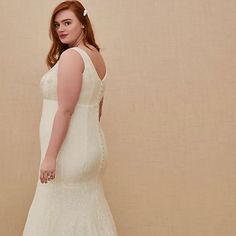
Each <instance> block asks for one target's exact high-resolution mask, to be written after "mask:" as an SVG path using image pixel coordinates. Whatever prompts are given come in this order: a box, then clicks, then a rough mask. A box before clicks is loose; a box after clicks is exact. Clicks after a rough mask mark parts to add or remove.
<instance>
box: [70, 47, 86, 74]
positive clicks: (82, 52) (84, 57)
mask: <svg viewBox="0 0 236 236" xmlns="http://www.w3.org/2000/svg"><path fill="white" fill-rule="evenodd" d="M71 49H74V50H75V51H77V52H78V53H79V54H80V55H81V57H82V58H83V61H84V70H87V69H89V68H88V67H89V65H90V61H89V60H88V57H87V54H86V52H85V51H84V50H83V49H81V48H79V47H71Z"/></svg>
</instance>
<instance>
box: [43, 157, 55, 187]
mask: <svg viewBox="0 0 236 236" xmlns="http://www.w3.org/2000/svg"><path fill="white" fill-rule="evenodd" d="M55 172H56V159H55V158H50V157H45V158H44V160H43V161H42V163H41V166H40V181H41V183H42V184H43V183H47V181H50V180H52V179H54V178H55Z"/></svg>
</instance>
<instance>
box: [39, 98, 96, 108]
mask: <svg viewBox="0 0 236 236" xmlns="http://www.w3.org/2000/svg"><path fill="white" fill-rule="evenodd" d="M43 101H44V102H49V103H55V104H57V105H58V100H56V99H50V98H43ZM77 106H79V107H88V108H90V107H91V108H92V107H97V106H99V103H98V102H97V103H92V104H84V103H79V102H77V104H76V107H77Z"/></svg>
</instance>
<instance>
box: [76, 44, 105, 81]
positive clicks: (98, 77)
mask: <svg viewBox="0 0 236 236" xmlns="http://www.w3.org/2000/svg"><path fill="white" fill-rule="evenodd" d="M74 48H78V49H80V50H82V51H83V52H84V54H85V55H86V56H87V58H88V60H89V62H90V64H91V65H92V68H93V70H94V72H95V74H96V77H97V79H98V80H99V81H100V82H101V83H103V82H104V81H105V80H106V78H107V70H106V74H105V76H104V77H103V78H102V79H101V78H100V76H99V75H98V72H97V70H96V68H95V66H94V64H93V62H92V59H91V58H90V56H89V55H88V53H87V52H86V51H85V50H84V49H82V48H81V47H78V46H76V47H74Z"/></svg>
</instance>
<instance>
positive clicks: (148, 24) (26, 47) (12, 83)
mask: <svg viewBox="0 0 236 236" xmlns="http://www.w3.org/2000/svg"><path fill="white" fill-rule="evenodd" d="M59 2H61V1H55V0H53V1H47V0H43V1H30V0H26V1H20V0H14V1H10V2H9V1H7V0H2V1H0V9H1V14H0V17H1V21H0V22H1V23H0V24H1V34H0V44H1V45H0V46H1V57H0V65H1V86H0V96H1V97H0V107H1V112H0V114H1V117H0V118H1V123H0V133H1V139H0V145H1V146H0V150H1V159H0V161H1V163H0V164H1V172H0V179H1V188H0V189H1V195H0V200H1V206H0V224H1V225H0V235H3V236H21V234H22V230H23V226H24V223H25V220H26V216H27V212H28V209H29V206H30V204H31V201H32V197H33V194H34V190H35V186H36V181H37V170H38V165H39V158H40V156H39V155H40V149H39V133H38V128H39V121H40V115H41V105H42V100H41V99H42V98H41V94H40V88H39V81H40V78H41V76H42V75H43V73H45V72H46V70H47V67H46V64H45V57H46V54H47V52H48V49H49V46H50V41H49V38H48V25H49V17H50V14H51V11H52V9H53V8H54V7H55V6H56V5H57V4H58V3H59ZM82 3H83V4H84V6H85V7H86V8H87V9H88V12H89V16H90V19H91V20H92V23H93V26H94V30H95V35H96V38H97V41H98V43H99V45H100V46H101V47H102V54H103V55H104V58H105V60H106V62H107V67H108V72H109V74H110V81H109V83H108V86H107V91H106V95H105V97H104V106H103V116H102V121H101V122H102V126H103V129H104V133H105V136H106V139H107V144H108V149H109V152H110V159H109V161H108V165H107V170H106V174H105V176H104V186H105V192H106V195H107V199H108V202H109V204H110V206H111V210H112V213H113V215H114V219H115V221H116V224H117V228H118V234H119V236H234V235H236V225H235V222H236V148H235V147H236V143H235V141H236V139H235V138H236V108H235V107H236V106H235V101H236V79H235V78H236V33H235V32H236V14H235V9H236V1H234V0H227V1H223V0H214V1H213V0H156V1H154V0H149V1H141V0H139V1H136V0H129V1H125V0H123V1H118V0H106V1H100V0H87V1H83V2H82ZM32 236H33V235H32ZM52 236H53V235H52ZM81 236H82V235H81ZM84 236H85V235H84Z"/></svg>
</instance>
